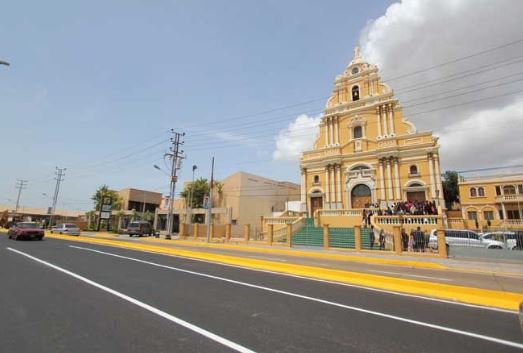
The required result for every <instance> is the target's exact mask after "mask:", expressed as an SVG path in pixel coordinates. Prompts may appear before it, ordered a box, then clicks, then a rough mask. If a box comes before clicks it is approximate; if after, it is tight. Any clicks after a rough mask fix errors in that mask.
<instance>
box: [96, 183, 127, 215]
mask: <svg viewBox="0 0 523 353" xmlns="http://www.w3.org/2000/svg"><path fill="white" fill-rule="evenodd" d="M102 197H110V198H111V200H112V206H113V210H118V209H120V207H121V205H122V200H121V199H120V196H118V192H116V191H115V190H110V189H109V187H108V186H107V185H102V186H100V187H99V188H98V190H96V192H95V193H94V195H93V196H92V197H91V200H93V201H94V209H95V210H99V209H100V203H101V202H102Z"/></svg>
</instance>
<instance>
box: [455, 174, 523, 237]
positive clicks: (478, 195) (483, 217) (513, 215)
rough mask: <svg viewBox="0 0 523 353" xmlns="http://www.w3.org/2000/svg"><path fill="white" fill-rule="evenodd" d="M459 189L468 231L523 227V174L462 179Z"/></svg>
mask: <svg viewBox="0 0 523 353" xmlns="http://www.w3.org/2000/svg"><path fill="white" fill-rule="evenodd" d="M458 185H459V196H460V202H461V212H462V217H463V221H464V226H465V227H467V228H469V229H485V228H486V227H500V226H502V227H507V228H510V227H515V226H517V227H519V226H523V219H522V216H523V174H511V175H504V176H483V177H469V178H467V177H465V178H463V177H461V178H460V180H459V184H458Z"/></svg>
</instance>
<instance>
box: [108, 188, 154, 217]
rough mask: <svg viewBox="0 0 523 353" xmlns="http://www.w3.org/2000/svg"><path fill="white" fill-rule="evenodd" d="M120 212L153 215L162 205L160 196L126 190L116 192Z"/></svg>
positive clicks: (144, 191) (136, 190)
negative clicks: (134, 211) (118, 197)
mask: <svg viewBox="0 0 523 353" xmlns="http://www.w3.org/2000/svg"><path fill="white" fill-rule="evenodd" d="M118 196H120V198H121V201H122V210H124V211H131V210H136V211H137V212H151V213H154V212H155V211H156V209H157V208H158V207H160V204H161V203H162V194H161V193H159V192H154V191H147V190H140V189H133V188H127V189H122V190H120V191H118Z"/></svg>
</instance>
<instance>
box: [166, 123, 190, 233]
mask: <svg viewBox="0 0 523 353" xmlns="http://www.w3.org/2000/svg"><path fill="white" fill-rule="evenodd" d="M171 133H172V134H173V135H174V137H171V143H172V146H171V148H170V150H171V153H166V154H165V155H166V156H169V158H171V163H172V165H171V183H170V188H169V210H168V214H167V234H166V235H165V239H171V236H172V232H173V220H174V219H173V201H174V192H175V190H176V181H177V179H178V176H177V172H178V170H179V169H180V168H181V162H182V159H183V157H182V154H183V151H182V150H180V146H181V145H183V141H181V138H182V137H183V136H185V132H184V133H179V132H175V131H174V130H173V129H171Z"/></svg>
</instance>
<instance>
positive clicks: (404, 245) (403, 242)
mask: <svg viewBox="0 0 523 353" xmlns="http://www.w3.org/2000/svg"><path fill="white" fill-rule="evenodd" d="M408 243H409V236H408V234H407V232H405V228H401V248H402V249H403V251H407V246H408Z"/></svg>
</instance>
